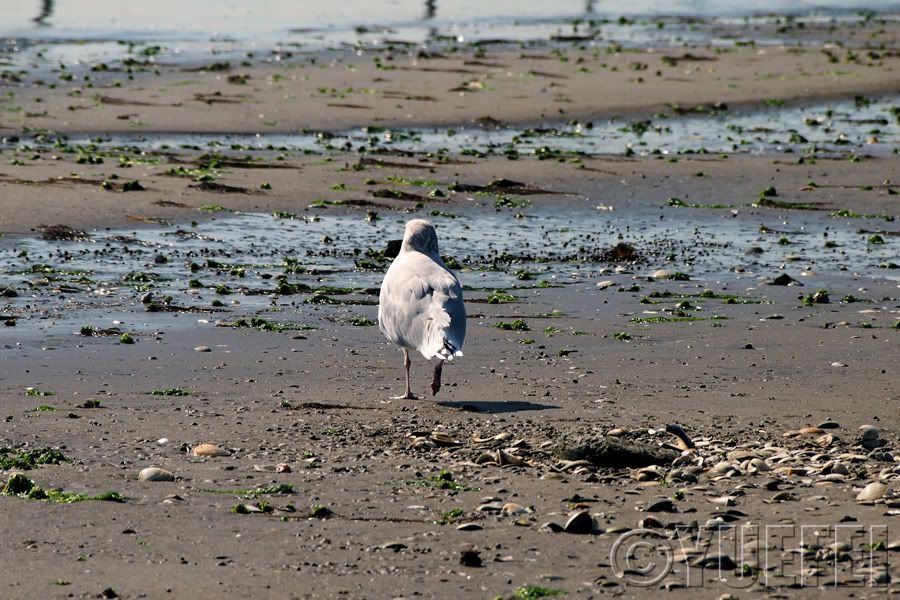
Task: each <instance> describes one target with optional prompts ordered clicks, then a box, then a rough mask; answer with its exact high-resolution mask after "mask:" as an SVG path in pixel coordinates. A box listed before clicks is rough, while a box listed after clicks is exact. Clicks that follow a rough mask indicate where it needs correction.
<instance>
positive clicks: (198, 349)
mask: <svg viewBox="0 0 900 600" xmlns="http://www.w3.org/2000/svg"><path fill="white" fill-rule="evenodd" d="M194 352H212V348H210V347H209V346H197V347H196V348H194Z"/></svg>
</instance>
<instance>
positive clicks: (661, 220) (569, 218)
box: [0, 197, 900, 324]
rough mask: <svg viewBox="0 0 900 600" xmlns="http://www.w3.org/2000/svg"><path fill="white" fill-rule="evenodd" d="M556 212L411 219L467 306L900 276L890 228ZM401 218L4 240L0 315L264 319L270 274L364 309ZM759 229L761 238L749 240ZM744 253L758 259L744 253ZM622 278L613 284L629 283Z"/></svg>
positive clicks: (740, 216)
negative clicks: (549, 295)
mask: <svg viewBox="0 0 900 600" xmlns="http://www.w3.org/2000/svg"><path fill="white" fill-rule="evenodd" d="M473 201H475V202H477V201H478V199H477V198H473ZM560 202H564V204H562V205H559V204H557V203H555V202H553V201H542V202H538V203H536V204H534V205H532V206H529V207H525V208H519V209H500V210H495V209H494V208H493V206H492V205H491V204H490V203H486V204H483V205H481V206H472V207H468V208H466V210H465V211H464V212H463V213H460V214H457V215H454V216H453V217H451V216H449V215H441V214H434V215H432V214H431V213H430V211H429V210H428V209H426V210H424V211H422V213H421V214H422V216H426V217H428V218H431V219H432V220H433V221H434V222H435V223H436V225H437V227H438V232H439V237H440V240H441V250H442V253H443V254H444V255H445V257H452V259H454V260H455V261H458V263H459V265H457V268H458V269H459V270H460V272H461V279H462V281H463V283H464V285H465V286H467V287H468V288H470V290H474V291H470V292H469V297H470V298H479V297H484V294H485V293H486V291H487V290H489V289H509V290H513V291H514V289H515V288H516V287H519V286H524V287H532V286H538V287H540V286H546V285H557V284H568V283H584V282H588V283H590V282H591V281H592V280H594V278H598V277H604V276H605V277H608V276H609V274H608V273H609V270H610V269H614V268H615V267H617V266H619V267H621V268H624V269H625V273H632V274H635V275H649V274H650V273H652V272H653V271H654V270H655V269H657V268H659V267H664V268H666V269H667V270H669V271H671V272H676V271H677V272H684V273H688V274H690V276H691V279H692V280H694V281H698V282H700V285H704V286H709V287H716V286H717V282H721V281H737V282H740V281H744V282H746V283H745V286H753V285H756V284H757V282H758V280H759V279H761V278H772V277H774V276H776V275H778V274H779V273H780V272H781V271H782V269H783V268H785V266H786V269H787V272H789V273H791V274H792V275H793V276H794V277H799V273H800V271H802V270H811V271H815V272H817V273H818V274H819V276H824V277H828V276H837V275H841V276H843V275H847V274H853V275H854V276H857V277H859V278H862V279H863V280H867V279H870V280H875V279H887V280H894V281H900V270H898V269H889V268H883V267H884V266H885V265H888V264H889V263H890V262H891V261H896V257H897V255H896V248H895V246H896V244H897V238H896V237H892V234H893V236H896V234H897V232H898V230H900V227H898V226H897V224H896V222H885V221H884V220H882V219H847V218H835V217H832V216H830V214H829V212H827V211H785V210H779V209H758V208H751V207H750V206H749V205H748V206H742V207H737V208H734V209H690V208H674V207H645V208H634V207H628V208H627V209H623V210H612V211H609V210H603V199H602V198H600V197H597V198H587V199H585V198H581V199H576V200H565V201H560ZM317 213H318V214H317ZM408 218H409V216H408V215H402V214H399V215H398V214H386V215H383V216H382V218H380V219H378V220H377V221H374V222H366V221H365V220H364V219H365V215H363V214H345V215H329V214H327V211H313V210H310V211H307V212H306V213H304V215H303V217H301V218H298V219H283V218H276V217H274V216H271V215H268V214H259V213H248V214H225V215H222V216H218V217H217V218H215V219H212V220H209V221H205V222H201V223H199V224H197V225H196V226H194V227H177V226H169V227H155V228H147V229H141V230H139V231H135V232H128V231H104V232H97V233H95V234H92V239H91V240H89V241H46V240H41V239H34V238H29V237H24V236H11V237H8V238H3V239H0V289H2V288H3V287H5V286H10V287H12V288H13V289H15V290H16V291H17V292H18V294H19V296H18V297H16V298H0V314H4V315H7V316H9V315H14V316H21V317H22V321H20V322H21V323H22V324H25V323H26V322H28V321H29V317H37V316H41V315H44V316H54V315H55V316H60V315H65V314H69V313H71V311H73V310H84V309H88V308H101V307H105V308H114V307H119V308H124V307H127V306H134V305H136V304H138V302H139V298H141V297H142V296H143V295H144V294H146V293H147V292H148V291H149V292H152V293H153V294H154V297H155V299H156V300H162V299H164V298H165V297H166V296H171V304H172V305H175V306H179V307H193V308H195V309H208V308H209V307H210V303H211V302H212V301H213V299H219V300H220V301H222V302H223V303H224V304H225V305H226V306H230V308H238V309H240V310H243V311H254V310H263V309H265V308H266V307H268V306H270V305H271V303H272V298H273V296H274V295H277V292H276V288H277V286H278V282H279V277H280V276H285V277H286V279H285V280H284V281H286V282H289V283H291V284H305V285H307V286H309V287H308V288H306V289H304V290H303V291H302V292H299V291H298V292H297V293H296V294H291V295H288V296H283V295H282V298H284V299H287V300H293V301H295V302H296V303H298V305H302V304H304V303H309V302H310V301H312V300H315V299H316V297H315V296H314V295H313V290H316V289H322V288H327V287H328V286H332V287H342V288H343V287H349V288H355V289H356V291H355V292H353V293H350V294H347V292H346V291H344V290H335V289H322V291H323V292H324V294H325V296H327V297H329V298H333V299H335V300H338V301H341V302H346V303H348V304H366V303H372V302H374V301H375V300H376V298H375V294H376V293H377V292H376V291H375V290H376V289H377V287H378V285H379V284H380V281H381V278H382V276H383V272H382V271H381V270H380V269H378V266H379V265H378V264H374V265H373V264H372V263H371V259H370V257H369V256H368V255H370V254H371V253H372V251H374V252H377V251H380V250H382V249H383V248H385V246H386V244H387V242H388V240H390V239H393V238H396V237H398V236H399V235H400V234H401V232H402V230H403V224H404V222H405V221H406V220H407V219H408ZM761 225H762V226H764V227H766V228H768V230H767V231H766V232H761ZM861 228H868V229H876V230H885V233H884V235H885V239H886V240H887V243H886V244H883V245H873V244H870V243H869V241H868V236H869V234H867V233H862V232H861V231H860V229H861ZM622 241H624V242H627V243H629V244H631V245H633V246H634V248H635V249H636V251H637V252H638V253H639V254H640V255H641V256H643V258H644V259H645V260H643V261H639V262H634V263H628V262H624V263H615V262H608V261H607V260H606V259H605V258H604V257H603V256H601V255H602V253H603V252H604V251H605V250H607V249H609V248H610V247H612V246H613V245H615V244H616V243H618V242H622ZM785 241H787V242H788V245H785ZM826 241H829V242H830V244H829V245H830V246H832V247H827V246H826V244H825V242H826ZM751 247H757V248H758V251H757V253H754V254H753V255H748V254H747V251H748V249H750V248H751ZM472 248H477V249H478V253H477V254H473V253H471V249H472ZM285 257H288V258H289V259H292V260H293V263H292V264H293V267H294V269H293V270H294V271H295V272H287V271H286V269H285V264H286V263H285ZM786 261H788V262H786ZM192 264H193V265H195V267H194V268H193V269H192V268H191V265H192ZM386 264H387V263H386V262H381V263H380V266H381V267H384V266H386ZM35 265H37V266H35ZM373 266H374V269H373V270H367V269H369V268H372V267H373ZM46 267H49V269H48V268H46ZM736 267H738V268H739V272H734V269H735V268H736ZM47 271H49V272H47ZM624 277H625V278H623V279H621V281H622V282H627V281H628V278H630V277H631V276H630V275H626V276H624ZM191 280H196V281H194V282H193V283H192V282H191ZM714 282H716V283H714ZM637 283H640V282H639V281H638V282H637ZM626 284H627V283H626ZM221 285H225V286H227V287H228V288H229V289H228V290H225V289H224V288H219V289H220V291H223V292H225V291H229V292H231V293H227V294H226V293H217V292H216V286H221ZM191 287H194V288H195V289H191ZM807 291H808V290H807ZM319 299H320V300H321V298H319ZM234 301H237V302H238V305H235V304H232V303H233V302H234ZM325 301H327V300H325Z"/></svg>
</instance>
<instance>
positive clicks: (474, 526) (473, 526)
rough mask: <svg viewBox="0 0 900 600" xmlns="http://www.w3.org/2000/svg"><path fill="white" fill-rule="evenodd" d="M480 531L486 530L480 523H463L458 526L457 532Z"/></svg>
mask: <svg viewBox="0 0 900 600" xmlns="http://www.w3.org/2000/svg"><path fill="white" fill-rule="evenodd" d="M480 529H484V528H483V527H482V526H481V525H479V524H478V523H461V524H459V525H457V526H456V530H457V531H478V530H480Z"/></svg>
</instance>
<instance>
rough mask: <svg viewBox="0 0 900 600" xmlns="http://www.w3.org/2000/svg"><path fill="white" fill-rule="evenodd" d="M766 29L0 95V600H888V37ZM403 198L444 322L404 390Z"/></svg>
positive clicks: (893, 61)
mask: <svg viewBox="0 0 900 600" xmlns="http://www.w3.org/2000/svg"><path fill="white" fill-rule="evenodd" d="M717 27H720V26H719V25H715V26H714V27H712V30H713V34H714V35H724V34H723V33H722V31H720V30H719V29H716V28H717ZM779 28H781V29H782V30H784V29H785V28H786V26H785V25H784V24H783V23H781V22H780V21H779V22H776V23H770V22H764V23H762V24H755V23H753V22H751V23H750V24H747V25H745V26H744V28H743V29H741V28H740V26H738V29H737V30H735V29H729V30H728V35H730V36H735V37H738V38H739V39H740V40H753V39H756V38H758V39H763V38H765V39H769V38H771V37H772V36H775V35H776V33H778V34H779V35H783V36H784V40H783V43H780V44H762V43H759V44H756V43H752V44H751V43H743V42H742V43H740V44H731V45H729V46H727V47H726V46H725V45H724V44H712V43H710V44H705V45H703V44H701V45H689V44H683V45H678V46H671V47H653V48H646V47H644V48H627V47H626V48H621V47H612V48H611V49H610V48H608V47H607V48H602V49H601V48H599V47H588V46H587V45H586V44H585V43H583V41H578V40H575V41H572V40H569V41H566V40H560V39H555V40H552V39H547V40H544V41H543V43H537V42H530V43H528V44H524V43H523V44H521V47H512V46H510V45H509V44H499V43H498V44H480V45H476V44H473V45H465V44H459V45H458V47H456V48H453V49H449V48H448V47H446V45H444V46H440V48H430V47H424V48H423V47H421V46H409V45H401V44H394V45H393V46H391V45H388V46H387V47H385V48H382V49H380V50H379V51H377V52H357V51H353V50H352V49H350V50H347V49H343V48H341V49H332V50H328V51H325V52H311V51H310V52H301V51H297V52H294V53H287V52H282V53H281V55H279V59H278V64H277V65H274V64H272V62H270V60H269V58H270V57H265V58H260V57H258V56H257V57H252V58H248V59H247V60H246V64H241V63H240V61H235V60H229V61H218V60H216V58H215V57H214V56H213V57H210V59H209V60H208V61H207V62H205V63H203V64H184V63H178V62H176V61H169V60H167V59H165V57H160V58H159V59H158V60H157V61H155V62H154V64H152V65H144V66H145V67H146V68H145V69H139V70H138V71H137V72H134V73H133V74H132V75H133V78H132V79H129V78H128V76H127V75H128V73H127V70H126V69H125V67H124V66H123V65H119V64H110V65H108V66H107V68H106V69H95V70H93V71H92V70H90V68H89V67H88V68H87V70H85V71H84V73H85V74H87V76H88V80H85V79H84V78H83V77H79V78H73V79H72V80H69V81H67V80H65V79H62V80H59V81H57V82H56V83H55V84H54V85H53V87H50V86H49V85H48V84H47V81H44V82H43V83H35V78H37V77H38V76H37V75H35V74H33V73H32V74H26V75H23V76H21V77H20V79H21V81H20V82H18V83H16V82H14V81H10V80H9V79H4V80H2V81H3V82H4V85H3V87H0V91H2V92H9V93H7V94H6V95H5V96H4V98H3V101H2V103H0V107H2V108H4V109H5V110H3V112H0V138H2V146H0V234H2V237H0V276H2V279H0V322H2V323H3V324H4V325H3V326H2V327H0V364H2V367H0V399H2V403H0V415H2V416H3V417H4V427H3V430H2V436H0V437H2V439H0V466H2V468H3V472H2V476H3V479H4V483H8V485H6V488H5V490H4V495H2V496H0V506H2V512H0V515H2V516H0V522H2V524H3V527H2V530H3V531H4V533H5V536H6V541H7V543H6V544H4V546H3V548H2V549H0V557H2V560H3V562H4V564H6V565H9V568H7V569H6V570H5V572H4V574H3V575H0V596H2V597H4V598H97V597H106V598H113V597H120V598H166V597H169V598H184V597H192V598H219V597H222V596H223V595H229V596H250V595H253V596H254V597H261V598H269V597H271V598H313V597H341V598H410V597H426V598H431V597H434V598H470V597H471V598H498V597H499V598H540V597H549V596H553V595H559V596H564V597H572V598H598V597H605V596H609V595H612V596H615V597H625V598H643V597H648V596H650V595H653V594H659V593H660V592H661V591H665V592H666V593H667V594H668V595H671V597H673V598H698V597H710V598H713V597H714V598H726V597H735V598H743V597H754V596H760V595H765V596H766V597H769V596H775V597H781V598H813V597H819V596H821V595H822V594H823V593H824V594H825V595H827V596H834V597H849V596H850V595H851V594H852V595H854V596H856V597H881V596H887V595H889V594H893V593H896V592H897V591H898V589H900V588H898V584H897V577H898V562H900V560H898V558H897V556H898V554H897V552H896V551H897V550H898V549H900V542H898V539H900V534H898V532H895V531H894V529H895V522H896V517H897V515H898V514H900V488H898V484H897V477H898V474H900V465H898V460H900V458H898V457H897V455H895V454H894V452H895V451H896V449H897V446H898V443H900V434H898V429H900V413H898V400H900V386H898V383H897V381H898V379H897V365H898V359H900V346H898V343H900V330H898V328H900V279H898V273H900V271H898V270H897V269H898V268H900V267H898V265H897V263H900V252H898V250H897V246H898V244H900V224H898V221H897V217H898V216H900V204H898V200H897V198H900V196H898V195H897V194H898V192H900V170H898V164H900V162H898V158H897V153H896V151H897V148H898V147H900V146H898V140H900V136H898V133H897V130H898V125H900V122H898V120H900V113H898V112H897V109H896V107H897V106H898V102H897V98H898V95H900V77H898V74H900V48H898V43H897V40H898V37H897V34H898V31H900V29H898V25H897V21H896V19H887V20H880V19H878V18H873V19H869V20H861V21H859V22H852V23H844V22H840V23H838V24H837V25H835V24H834V23H828V22H827V21H823V22H822V23H819V24H811V25H809V26H806V27H803V28H798V27H793V28H792V27H787V28H786V31H780V32H779ZM716 39H718V38H716ZM823 40H824V41H823ZM226 62H227V63H228V64H225V63H226ZM83 66H84V65H83ZM41 77H44V75H41ZM88 83H89V84H90V85H88ZM834 106H837V107H839V108H833V107H834ZM810 107H811V108H810ZM848 107H849V108H848ZM891 107H894V108H893V109H892V108H891ZM780 110H784V111H790V110H795V111H798V112H796V113H785V114H790V115H791V116H790V117H789V118H782V117H779V116H778V115H777V114H776V113H777V111H780ZM804 111H808V112H804ZM854 111H870V112H869V113H865V115H864V116H860V115H859V114H856V113H855V112H854ZM661 113H665V114H661ZM870 113H872V114H874V115H875V117H873V116H872V114H870ZM758 115H762V116H759V117H757V116H758ZM795 115H800V116H799V117H796V116H795ZM756 118H758V119H759V124H758V125H757V126H755V127H754V126H751V125H747V124H745V122H752V121H753V119H756ZM679 119H697V120H696V121H691V122H690V123H695V122H696V123H697V125H696V126H694V125H690V127H689V128H688V129H690V128H691V127H693V129H690V131H691V132H692V134H691V135H692V136H693V138H692V139H691V140H688V139H687V137H688V136H685V139H682V138H681V136H680V134H679V133H678V131H680V130H677V129H675V127H676V125H675V123H676V122H677V121H678V120H679ZM588 123H590V126H589V125H588ZM603 127H607V128H609V130H610V131H611V132H616V135H620V136H622V137H621V142H619V141H617V142H616V146H617V147H618V148H619V150H618V151H617V152H616V153H592V152H590V151H583V150H581V148H582V147H581V146H572V145H571V144H576V143H581V142H582V141H583V136H582V134H584V135H590V132H591V131H593V130H599V129H601V128H603ZM804 127H805V128H806V129H803V128H804ZM654 128H656V130H654ZM551 129H552V132H551V131H550V130H551ZM457 130H459V131H462V133H459V132H458V131H457ZM497 131H499V132H500V133H503V132H504V131H510V132H512V133H511V134H510V135H515V138H516V139H515V140H514V141H504V142H502V143H492V142H491V141H490V140H491V139H493V138H487V139H488V141H487V142H485V141H483V139H482V138H480V137H478V136H481V135H494V134H496V133H495V132H497ZM645 131H646V132H647V133H645ZM810 131H813V132H815V133H816V135H819V136H820V137H819V138H813V137H812V134H810V133H809V132H810ZM347 132H351V133H347ZM426 133H427V134H428V135H426ZM232 134H233V135H238V134H249V136H250V137H251V138H252V136H254V135H255V134H260V135H261V136H276V135H278V136H283V137H280V138H275V137H273V138H272V139H282V140H287V141H285V142H284V146H283V147H281V146H279V145H278V144H273V145H272V147H266V146H265V144H267V143H268V141H266V140H267V139H268V138H265V137H262V138H261V139H262V140H263V141H262V142H259V144H258V145H254V144H251V143H249V142H246V143H245V142H243V141H242V142H241V143H237V142H235V141H234V140H233V139H231V138H229V137H228V135H232ZM196 135H207V136H212V137H203V138H202V139H203V140H207V141H203V142H198V141H197V140H198V139H201V138H193V137H191V136H196ZM469 135H471V136H473V137H471V138H466V140H467V141H464V142H458V139H459V136H469ZM653 135H656V136H658V137H656V138H651V137H650V136H653ZM216 136H222V137H221V141H219V142H215V143H209V142H208V140H216V139H218V138H216ZM291 136H295V137H296V140H295V139H294V138H292V137H291ZM428 136H436V137H437V138H439V141H438V142H433V141H431V140H432V137H428ZM409 138H413V141H412V142H409V143H411V144H413V145H415V144H418V146H415V148H414V149H413V150H409V149H404V148H405V147H402V148H400V147H397V146H395V145H392V144H395V143H396V144H402V143H405V142H406V141H407V140H408V139H409ZM726 138H727V139H726ZM235 139H238V138H235ZM239 139H241V140H247V139H248V137H241V138H239ZM441 139H443V140H444V141H445V142H446V145H448V146H451V145H453V144H456V145H454V146H452V147H453V148H462V150H459V151H457V150H445V149H442V148H441V145H442V143H441V141H440V140H441ZM648 139H650V140H651V141H647V140H648ZM75 140H78V141H75ZM292 140H293V141H292ZM297 140H300V141H297ZM304 140H312V141H309V142H308V143H309V144H311V146H310V148H311V149H307V150H303V149H302V148H301V144H305V143H307V141H304ZM417 140H419V141H417ZM534 140H536V141H534ZM655 140H662V141H661V142H659V143H657V142H656V141H655ZM688 141H690V142H691V143H694V144H695V146H692V147H691V149H689V150H685V148H686V146H679V144H683V143H687V142H688ZM295 142H296V144H297V145H296V146H292V145H290V144H292V143H295ZM280 143H281V142H279V144H280ZM716 144H718V146H717V145H716ZM696 146H707V147H710V148H714V147H716V148H718V147H721V148H726V147H728V151H724V150H723V151H719V150H715V151H706V150H705V149H704V150H702V151H697V150H695V149H693V148H694V147H696ZM732 147H733V150H732V149H731V148H732ZM303 148H305V146H303ZM660 148H663V149H662V150H661V149H660ZM679 148H680V149H679ZM416 217H422V218H429V219H431V220H432V221H433V222H434V223H435V226H436V228H437V232H438V236H439V240H440V243H441V250H442V254H443V255H444V256H445V260H446V261H447V262H448V264H450V266H452V268H453V269H454V270H456V271H457V272H458V273H459V278H460V280H461V282H462V284H463V286H464V290H465V295H466V303H467V313H468V321H467V323H468V337H467V340H466V346H465V348H464V352H465V356H464V357H462V358H460V359H458V360H455V361H454V362H453V363H451V364H448V365H446V367H445V369H444V384H445V385H444V388H443V389H442V390H441V392H440V394H439V395H438V397H437V398H434V399H433V398H431V397H430V396H426V390H427V386H428V382H429V381H430V367H429V366H427V365H426V364H425V361H423V360H422V358H421V357H420V356H413V358H412V360H413V367H412V369H413V371H412V372H413V389H414V390H415V391H417V392H418V393H419V394H420V396H422V399H420V400H416V401H407V400H391V399H390V396H392V395H396V394H399V393H401V392H402V385H403V379H402V378H403V371H402V365H401V354H400V352H399V351H398V350H397V349H396V348H394V347H392V346H390V344H389V343H388V342H387V341H386V340H385V339H384V338H383V336H382V335H381V333H380V332H379V331H378V328H377V327H376V326H375V319H376V318H377V300H378V295H377V294H378V284H379V283H380V280H381V277H382V276H383V272H384V270H385V269H386V266H387V264H389V260H390V259H389V258H386V257H385V255H384V253H383V250H384V249H385V248H386V246H387V244H388V242H389V241H391V240H396V239H399V238H400V237H401V236H402V231H403V223H404V222H405V221H406V220H408V219H411V218H416ZM673 425H676V426H677V427H675V428H674V431H683V432H684V435H683V436H682V437H681V438H679V437H678V435H673V434H672V433H671V432H667V431H666V429H667V426H670V427H669V429H670V430H672V429H673V428H672V427H671V426H673ZM201 444H212V445H213V446H215V448H214V449H213V450H210V452H212V453H213V454H218V455H205V456H197V455H196V454H195V452H194V451H195V449H196V448H197V447H198V446H200V445H201ZM607 444H609V445H610V446H609V448H611V450H608V451H607V452H606V453H605V454H603V453H601V454H602V456H599V455H598V454H597V452H595V451H596V448H597V447H598V446H600V447H603V448H606V445H607ZM44 449H55V450H56V451H57V452H56V453H51V454H47V452H46V451H45V450H44ZM591 449H593V450H591ZM29 450H39V452H37V453H31V454H29V453H28V451H29ZM592 452H593V454H592ZM200 454H204V452H203V451H201V452H200ZM54 457H55V458H54ZM42 463H46V464H42ZM150 467H158V468H159V469H163V470H164V471H165V472H167V473H163V474H159V473H158V474H157V475H158V476H159V477H161V478H162V479H168V478H170V476H171V478H172V479H174V480H171V481H168V480H162V481H141V480H139V473H141V472H142V471H143V470H145V469H147V468H150ZM17 473H20V474H22V475H23V476H24V480H25V481H29V480H30V482H31V483H30V484H27V485H26V487H25V488H16V487H15V486H16V485H25V484H22V481H23V477H17V476H16V474H17ZM30 485H35V486H39V487H40V488H41V489H42V490H44V491H46V490H61V491H62V492H60V493H53V494H50V495H49V497H44V496H41V492H34V490H33V489H32V490H31V491H29V490H30V488H29V486H30ZM106 492H115V493H116V495H114V496H112V497H110V496H107V497H106V500H113V501H103V499H102V498H98V496H100V495H102V494H104V493H106ZM115 500H121V501H115ZM729 594H730V596H729Z"/></svg>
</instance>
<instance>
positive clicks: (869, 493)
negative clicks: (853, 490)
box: [856, 481, 887, 502]
mask: <svg viewBox="0 0 900 600" xmlns="http://www.w3.org/2000/svg"><path fill="white" fill-rule="evenodd" d="M886 491H887V486H886V485H885V484H883V483H881V482H880V481H873V482H872V483H870V484H869V485H867V486H866V487H864V488H863V489H862V490H861V491H860V492H859V493H858V494H857V495H856V499H857V500H858V501H860V502H871V501H873V500H878V499H879V498H881V497H882V496H884V493H885V492H886Z"/></svg>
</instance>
